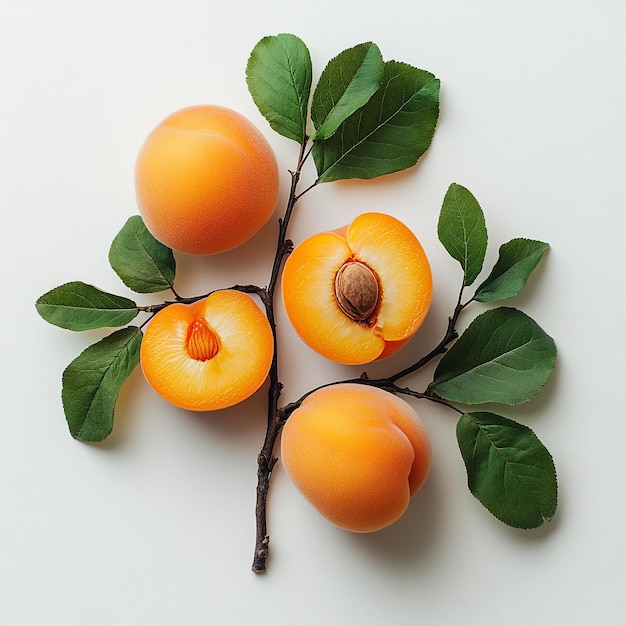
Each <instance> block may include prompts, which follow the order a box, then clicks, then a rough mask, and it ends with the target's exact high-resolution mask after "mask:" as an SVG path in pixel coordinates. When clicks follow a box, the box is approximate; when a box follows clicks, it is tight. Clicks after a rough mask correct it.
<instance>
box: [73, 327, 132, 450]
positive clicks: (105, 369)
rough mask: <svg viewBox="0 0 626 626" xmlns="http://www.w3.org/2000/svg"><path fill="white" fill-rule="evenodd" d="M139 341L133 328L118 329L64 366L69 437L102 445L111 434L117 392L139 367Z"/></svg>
mask: <svg viewBox="0 0 626 626" xmlns="http://www.w3.org/2000/svg"><path fill="white" fill-rule="evenodd" d="M141 338H142V334H141V330H140V329H139V328H137V327H136V326H128V327H126V328H122V329H121V330H117V331H115V332H114V333H113V334H112V335H109V336H108V337H105V338H104V339H102V340H101V341H99V342H98V343H95V344H93V345H92V346H89V347H88V348H87V349H86V350H85V351H84V352H82V353H81V354H80V355H79V356H78V357H77V358H76V359H74V360H73V361H72V362H71V363H70V364H69V365H68V366H67V368H66V369H65V371H64V372H63V389H62V399H63V408H64V410H65V416H66V418H67V424H68V426H69V429H70V433H71V434H72V437H74V438H75V439H79V440H80V441H102V440H103V439H105V438H106V437H107V436H108V435H109V434H110V433H111V431H112V429H113V414H114V411H115V402H116V401H117V396H118V393H119V390H120V388H121V386H122V384H123V383H124V381H125V380H126V379H127V378H128V376H130V374H131V373H132V371H133V370H134V369H135V367H136V366H137V364H138V363H139V349H140V347H141Z"/></svg>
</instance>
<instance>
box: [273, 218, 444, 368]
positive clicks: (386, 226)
mask: <svg viewBox="0 0 626 626" xmlns="http://www.w3.org/2000/svg"><path fill="white" fill-rule="evenodd" d="M432 291H433V286H432V275H431V271H430V264H429V262H428V259H427V257H426V254H425V252H424V249H423V248H422V245H421V244H420V242H419V240H418V239H417V238H416V237H415V235H414V234H413V233H412V232H411V231H410V230H409V228H408V227H407V226H405V225H404V224H403V223H402V222H400V221H399V220H397V219H396V218H394V217H392V216H390V215H385V214H383V213H364V214H362V215H359V216H358V217H357V218H356V219H354V220H353V221H352V223H351V224H350V225H349V226H346V227H343V228H341V229H338V230H336V231H332V232H325V233H318V234H316V235H313V236H311V237H309V238H308V239H305V240H304V241H303V242H301V243H300V244H298V245H297V246H296V247H295V249H294V250H293V252H292V253H291V255H290V256H289V257H288V259H287V261H286V263H285V268H284V271H283V279H282V293H283V302H284V305H285V311H286V313H287V316H288V317H289V320H290V321H291V324H292V325H293V327H294V329H295V330H296V332H297V333H298V335H299V336H300V337H301V339H302V340H303V341H304V342H305V343H306V344H308V345H309V346H310V347H311V348H312V349H313V350H315V351H316V352H318V353H319V354H321V355H322V356H325V357H326V358H328V359H331V360H333V361H336V362H339V363H345V364H349V365H360V364H365V363H369V362H371V361H374V360H377V359H381V358H386V357H388V356H390V355H391V354H393V353H394V352H396V351H397V350H398V349H399V348H400V347H402V346H403V345H404V344H405V343H406V342H407V341H408V340H409V339H410V338H411V337H412V336H413V335H414V334H415V332H416V331H417V329H418V328H419V327H420V326H421V324H422V322H423V321H424V319H425V317H426V314H427V313H428V309H429V307H430V303H431V300H432Z"/></svg>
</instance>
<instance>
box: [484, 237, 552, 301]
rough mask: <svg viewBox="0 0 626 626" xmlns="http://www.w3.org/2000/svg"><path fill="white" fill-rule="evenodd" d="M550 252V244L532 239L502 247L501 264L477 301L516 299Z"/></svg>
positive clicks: (491, 275)
mask: <svg viewBox="0 0 626 626" xmlns="http://www.w3.org/2000/svg"><path fill="white" fill-rule="evenodd" d="M548 248H549V246H548V244H547V243H543V242H542V241H533V240H532V239H512V240H511V241H509V242H507V243H505V244H503V245H502V246H500V254H499V256H498V261H497V262H496V264H495V265H494V267H493V270H491V274H489V276H488V277H487V279H486V280H485V282H483V283H482V285H480V287H478V289H477V290H476V294H475V295H474V300H477V301H478V302H494V301H495V300H505V299H506V298H512V297H513V296H516V295H517V294H518V293H519V292H520V290H521V289H522V287H523V286H524V285H525V284H526V281H527V280H528V277H529V276H530V274H531V273H532V271H533V270H534V269H535V267H537V264H538V263H539V261H541V257H542V256H543V253H544V252H545V251H546V250H547V249H548Z"/></svg>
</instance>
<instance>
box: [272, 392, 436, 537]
mask: <svg viewBox="0 0 626 626" xmlns="http://www.w3.org/2000/svg"><path fill="white" fill-rule="evenodd" d="M430 457H431V450H430V443H429V439H428V435H427V433H426V430H425V428H424V426H423V424H422V422H421V421H420V419H419V417H418V416H417V414H416V413H415V411H414V410H413V409H412V408H411V407H410V406H409V405H408V404H407V403H406V402H404V400H401V399H400V398H398V397H396V396H394V395H393V394H391V393H389V392H387V391H383V390H382V389H379V388H376V387H369V386H367V385H362V384H357V383H340V384H336V385H331V386H328V387H323V388H321V389H318V390H317V391H315V392H313V393H312V394H311V395H310V396H308V397H307V398H305V400H304V401H303V402H302V404H301V405H300V407H298V408H297V409H296V410H295V411H294V412H293V413H292V414H291V416H290V417H289V419H288V420H287V422H286V423H285V426H284V427H283V432H282V440H281V458H282V462H283V465H284V467H285V470H286V471H287V474H288V475H289V476H290V477H291V479H292V480H293V482H294V484H295V485H296V487H297V488H298V489H299V490H300V492H302V494H303V495H304V496H305V497H306V498H307V499H308V500H309V501H310V502H311V503H312V504H313V506H315V508H317V510H318V511H319V512H320V513H321V514H322V515H323V516H324V517H326V518H328V519H329V520H330V521H331V522H333V523H334V524H336V525H338V526H340V527H342V528H345V529H347V530H351V531H354V532H371V531H375V530H380V529H381V528H384V527H385V526H388V525H390V524H392V523H393V522H394V521H396V520H397V519H398V518H399V517H400V516H401V515H402V514H403V513H404V511H405V510H406V508H407V506H408V504H409V500H410V498H411V496H413V495H414V494H415V493H416V492H417V490H418V489H419V488H420V487H421V486H422V484H423V483H424V481H425V480H426V477H427V475H428V472H429V469H430Z"/></svg>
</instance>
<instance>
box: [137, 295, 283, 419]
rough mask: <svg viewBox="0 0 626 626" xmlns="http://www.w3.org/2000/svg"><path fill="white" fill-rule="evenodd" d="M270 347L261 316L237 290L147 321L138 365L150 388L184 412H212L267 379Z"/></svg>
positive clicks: (243, 396) (169, 309) (165, 311)
mask: <svg viewBox="0 0 626 626" xmlns="http://www.w3.org/2000/svg"><path fill="white" fill-rule="evenodd" d="M273 355H274V343H273V336H272V331H271V328H270V325H269V323H268V321H267V318H266V316H265V314H264V313H263V312H262V311H261V309H260V308H259V307H258V306H257V304H256V303H255V302H254V301H253V300H252V298H251V297H250V296H248V295H247V294H245V293H242V292H240V291H236V290H232V289H226V290H223V291H216V292H214V293H212V294H211V295H209V296H208V297H207V298H204V299H203V300H199V301H198V302H195V303H193V304H182V303H175V304H170V305H169V306H167V307H166V308H164V309H163V310H161V311H159V312H158V313H157V314H156V315H155V316H154V317H153V318H152V320H151V321H150V323H149V325H148V327H147V328H146V331H145V333H144V336H143V339H142V342H141V367H142V370H143V373H144V375H145V378H146V380H147V381H148V383H149V384H150V385H151V386H152V388H153V389H154V390H155V391H156V392H157V393H158V394H159V395H161V396H162V397H163V398H165V399H166V400H167V401H169V402H171V403H172V404H174V405H176V406H178V407H181V408H183V409H188V410H193V411H212V410H217V409H222V408H226V407H229V406H232V405H234V404H237V403H238V402H241V401H242V400H245V399H246V398H248V397H249V396H251V395H252V394H253V393H254V392H255V391H257V389H258V388H259V387H260V386H261V385H262V384H263V382H264V381H265V379H266V378H267V375H268V372H269V369H270V364H271V362H272V358H273Z"/></svg>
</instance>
